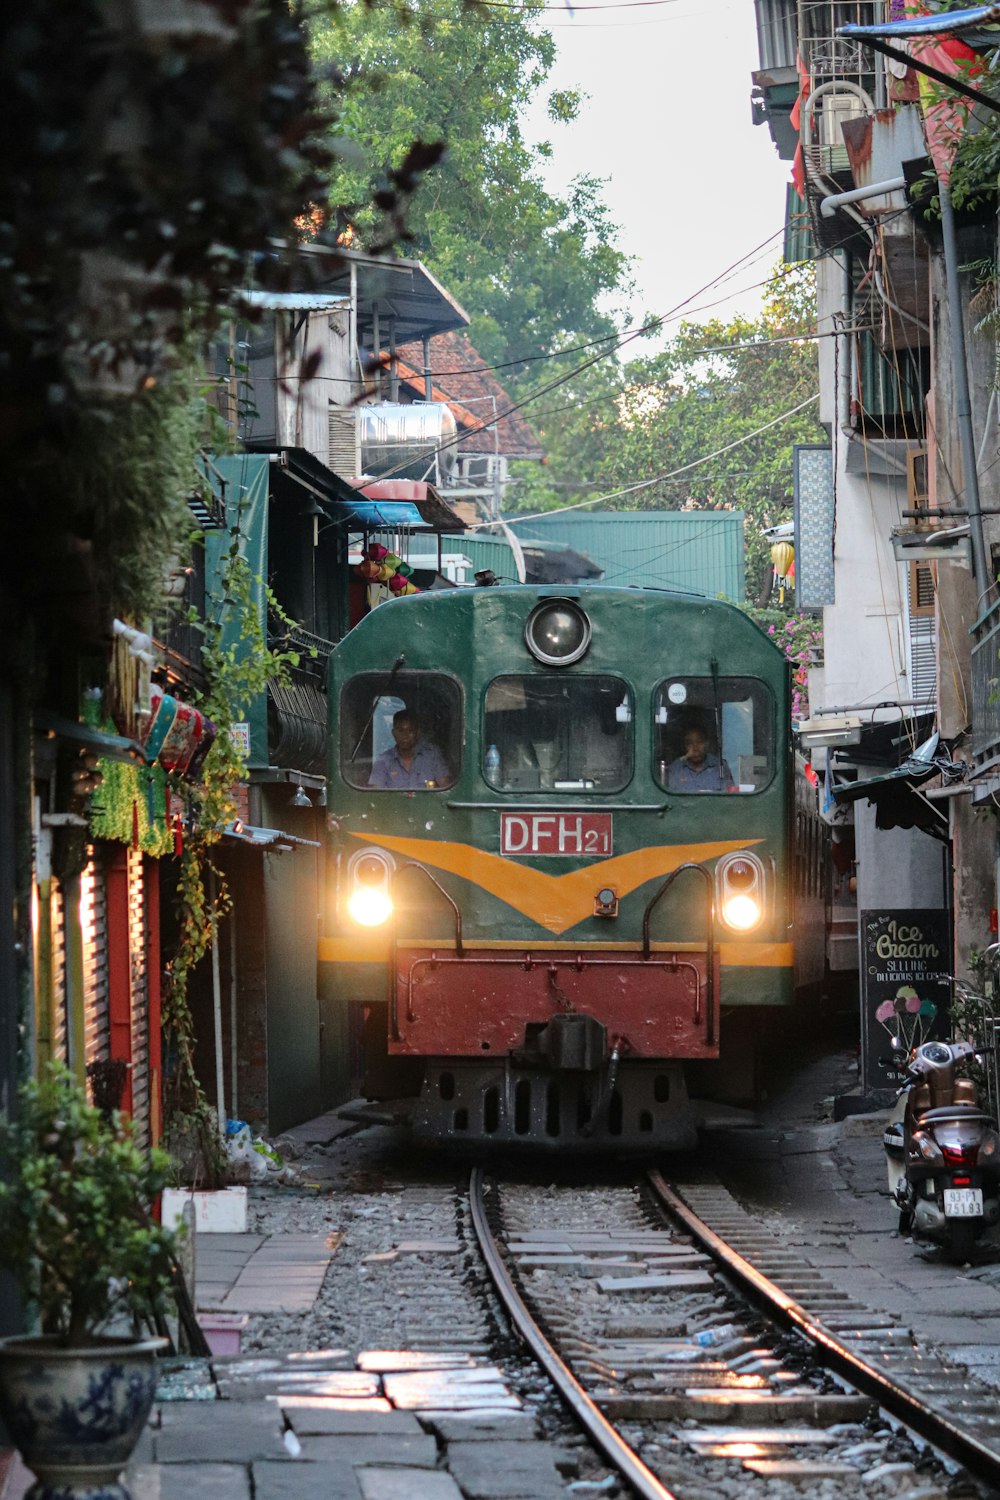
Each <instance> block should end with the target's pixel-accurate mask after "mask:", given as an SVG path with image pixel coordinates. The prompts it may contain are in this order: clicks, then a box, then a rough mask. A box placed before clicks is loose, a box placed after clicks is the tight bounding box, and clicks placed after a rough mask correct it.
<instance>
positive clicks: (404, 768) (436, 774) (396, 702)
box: [340, 672, 462, 792]
mask: <svg viewBox="0 0 1000 1500" xmlns="http://www.w3.org/2000/svg"><path fill="white" fill-rule="evenodd" d="M461 765H462V690H461V688H460V686H459V684H458V683H457V682H456V681H455V680H454V678H452V677H446V676H445V675H444V673H442V672H396V673H392V672H364V673H362V674H361V675H360V676H358V677H353V678H352V679H351V681H350V682H348V683H346V684H345V686H344V689H343V692H342V693H341V697H340V770H341V775H342V776H343V778H344V780H345V781H346V782H348V784H349V785H350V786H355V787H370V788H372V789H373V790H375V791H400V792H428V791H437V790H439V789H440V788H442V787H449V786H453V785H454V783H455V781H456V780H457V778H458V775H459V772H460V771H461Z"/></svg>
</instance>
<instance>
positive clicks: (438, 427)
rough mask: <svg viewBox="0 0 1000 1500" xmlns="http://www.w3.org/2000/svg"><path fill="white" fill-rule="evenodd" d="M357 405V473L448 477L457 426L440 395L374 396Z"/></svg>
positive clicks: (453, 463) (432, 478)
mask: <svg viewBox="0 0 1000 1500" xmlns="http://www.w3.org/2000/svg"><path fill="white" fill-rule="evenodd" d="M357 411H358V418H357V420H358V426H359V436H360V440H361V472H362V473H363V474H366V475H371V476H373V477H375V478H378V477H381V476H386V477H389V476H391V477H392V478H394V479H397V478H398V479H426V480H429V481H430V482H431V483H432V484H436V485H443V484H447V483H448V481H449V480H450V478H451V476H452V475H453V474H454V472H455V467H456V464H457V462H458V451H457V448H456V444H455V438H456V435H457V431H458V429H457V427H456V425H455V418H454V416H453V415H452V412H451V408H450V407H448V406H446V405H445V403H444V402H443V401H415V402H413V403H412V404H411V405H407V406H404V405H402V404H400V403H397V402H389V401H380V402H378V403H377V404H375V405H372V406H359V407H358V409H357Z"/></svg>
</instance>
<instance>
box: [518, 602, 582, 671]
mask: <svg viewBox="0 0 1000 1500" xmlns="http://www.w3.org/2000/svg"><path fill="white" fill-rule="evenodd" d="M590 636H591V625H590V620H589V619H588V617H587V615H586V614H585V613H584V611H583V610H582V609H581V608H580V606H579V605H578V604H574V602H573V600H572V599H545V600H543V601H542V603H541V604H536V605H535V608H534V609H533V610H532V611H531V614H530V615H529V616H528V619H527V621H526V623H525V626H524V640H525V644H526V645H527V647H528V650H529V651H530V652H531V654H532V656H533V657H534V658H535V660H536V661H540V662H541V663H542V665H543V666H546V667H569V666H572V664H573V662H575V661H579V660H580V658H581V657H582V656H585V655H586V653H587V650H588V648H589V646H590Z"/></svg>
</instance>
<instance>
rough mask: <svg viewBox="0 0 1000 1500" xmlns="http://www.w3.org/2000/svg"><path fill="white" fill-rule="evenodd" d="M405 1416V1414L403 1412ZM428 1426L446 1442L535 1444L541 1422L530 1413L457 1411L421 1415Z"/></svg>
mask: <svg viewBox="0 0 1000 1500" xmlns="http://www.w3.org/2000/svg"><path fill="white" fill-rule="evenodd" d="M399 1415H400V1416H402V1415H403V1413H402V1412H400V1413H399ZM420 1421H421V1423H422V1424H423V1426H424V1427H430V1428H431V1429H432V1430H433V1431H434V1432H436V1433H437V1435H438V1437H439V1438H440V1439H441V1440H442V1442H445V1443H453V1442H455V1443H458V1442H462V1443H485V1442H493V1441H494V1440H495V1439H497V1438H509V1439H511V1440H512V1441H520V1442H534V1441H535V1439H536V1438H537V1436H538V1423H537V1422H536V1421H535V1418H534V1417H533V1416H531V1415H530V1414H529V1413H528V1412H526V1411H500V1412H493V1413H492V1414H491V1413H488V1412H483V1411H468V1412H463V1411H454V1412H428V1411H422V1412H421V1413H420Z"/></svg>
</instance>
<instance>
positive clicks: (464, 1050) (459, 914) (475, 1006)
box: [320, 585, 793, 1151]
mask: <svg viewBox="0 0 1000 1500" xmlns="http://www.w3.org/2000/svg"><path fill="white" fill-rule="evenodd" d="M329 701H330V712H331V720H332V722H331V735H330V746H331V749H330V766H329V792H328V795H329V804H330V819H329V821H330V826H331V834H330V837H331V839H332V840H333V850H332V854H333V859H332V861H331V865H332V868H333V870H334V871H335V876H334V884H335V890H334V892H333V897H332V902H331V907H330V929H329V931H328V932H327V934H326V935H325V936H324V937H323V939H322V941H321V950H320V959H321V963H323V964H327V965H329V968H328V969H327V971H326V974H325V981H326V988H327V990H328V992H330V993H333V994H334V995H335V996H337V997H339V998H340V999H341V1000H342V1001H344V1002H345V1003H347V1002H352V1001H353V1002H356V1003H357V1002H360V1003H362V1004H363V1005H364V1006H365V1008H366V1013H367V1030H366V1038H367V1052H368V1056H367V1059H366V1063H367V1068H368V1085H367V1092H368V1093H369V1095H370V1097H373V1098H389V1097H393V1098H398V1097H399V1096H401V1095H405V1094H410V1095H412V1098H413V1104H412V1115H411V1118H412V1127H413V1130H414V1132H415V1133H416V1134H417V1135H418V1136H420V1137H421V1138H424V1139H431V1140H435V1141H441V1142H468V1143H470V1144H473V1145H475V1146H477V1147H479V1146H481V1145H482V1144H487V1143H492V1144H495V1145H500V1146H503V1147H505V1148H506V1147H510V1146H514V1145H524V1146H531V1147H537V1146H545V1147H547V1148H550V1149H556V1150H560V1151H562V1150H566V1151H572V1150H573V1149H586V1150H594V1149H597V1148H608V1147H612V1148H614V1149H617V1150H630V1149H661V1148H683V1147H687V1146H690V1145H691V1144H692V1143H693V1140H694V1125H693V1117H692V1111H691V1108H690V1104H689V1099H688V1091H687V1080H686V1071H687V1072H690V1071H691V1070H692V1069H696V1070H697V1072H698V1074H699V1075H700V1078H699V1088H700V1089H704V1088H705V1087H706V1086H707V1087H708V1088H711V1087H712V1079H713V1075H719V1074H720V1070H722V1069H728V1074H729V1077H730V1078H732V1077H733V1076H734V1065H735V1072H736V1073H739V1072H741V1071H742V1072H743V1073H744V1074H745V1072H746V1060H747V1058H748V1057H749V1056H750V1055H751V1053H752V1050H753V1049H752V1037H753V1033H754V1031H755V1030H759V1026H760V1017H761V1013H762V1010H763V1009H764V1008H767V1007H778V1006H785V1005H788V1004H790V1002H791V999H792V963H793V949H792V941H791V939H792V931H791V922H792V915H791V912H792V908H791V899H792V898H791V890H790V879H789V875H790V872H789V814H790V796H789V734H788V725H789V702H788V671H787V664H786V662H785V658H784V657H783V655H782V654H781V653H780V652H779V651H778V650H777V649H776V648H775V646H774V645H773V644H772V643H771V642H770V640H769V639H768V638H767V636H766V635H764V634H763V633H762V632H761V631H760V630H759V629H758V628H757V626H756V625H754V624H753V622H752V621H750V620H749V619H748V618H747V617H746V616H745V615H743V614H742V613H741V612H740V611H739V610H737V609H735V608H734V607H732V606H731V605H728V604H724V603H720V602H716V601H711V600H705V599H698V598H693V597H688V596H680V595H668V594H665V593H663V592H659V591H654V590H646V589H616V588H606V587H601V586H600V585H594V586H581V587H575V588H572V589H565V588H564V589H561V590H560V589H558V588H555V587H532V586H524V585H521V586H516V587H509V588H507V587H502V588H476V589H455V590H449V591H442V592H440V593H425V594H419V595H414V596H413V597H411V598H407V599H404V600H399V601H393V602H392V603H390V604H386V605H383V606H381V607H380V608H378V609H377V610H375V611H374V612H373V613H372V614H370V615H368V616H366V617H365V618H364V619H363V620H362V621H361V622H360V624H358V625H357V626H356V627H355V628H354V629H353V630H352V631H351V632H350V633H349V635H347V636H346V637H345V638H344V640H343V641H341V642H340V644H339V645H338V646H337V647H336V649H335V650H334V652H333V654H332V657H331V666H330V699H329ZM739 1087H742V1088H744V1089H745V1087H746V1080H745V1078H744V1080H743V1083H742V1084H741V1085H739Z"/></svg>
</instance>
